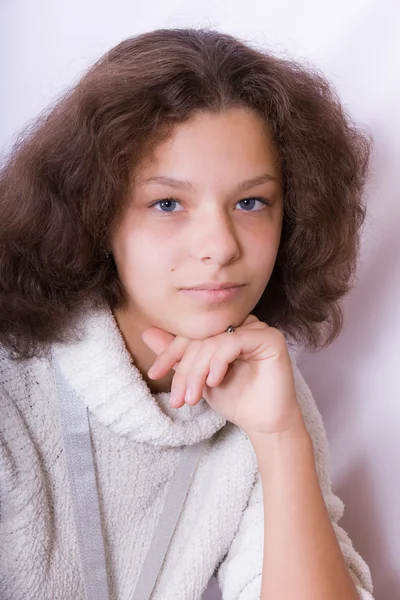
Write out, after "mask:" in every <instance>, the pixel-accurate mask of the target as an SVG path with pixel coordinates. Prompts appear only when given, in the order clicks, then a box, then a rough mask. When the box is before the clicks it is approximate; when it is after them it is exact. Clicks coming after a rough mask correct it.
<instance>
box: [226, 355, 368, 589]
mask: <svg viewBox="0 0 400 600" xmlns="http://www.w3.org/2000/svg"><path fill="white" fill-rule="evenodd" d="M293 367H294V374H295V381H296V394H297V397H298V401H299V404H300V406H301V409H302V412H303V417H304V422H305V426H306V427H305V430H304V431H302V432H299V433H298V435H295V436H294V437H290V438H288V439H280V440H278V439H275V441H273V440H271V439H270V440H268V442H267V443H266V440H262V439H259V440H252V443H253V447H254V450H255V453H256V456H257V459H258V463H259V473H258V476H257V480H256V483H255V485H254V488H253V492H252V496H251V498H250V501H249V504H248V507H247V509H246V511H245V513H244V514H243V517H242V522H241V524H240V527H239V530H238V532H237V535H236V537H235V539H234V541H233V543H232V545H231V547H230V549H229V552H228V554H227V556H226V558H225V560H224V562H223V563H222V565H221V566H220V568H219V570H218V574H217V576H218V580H219V583H220V587H221V589H222V593H223V598H224V600H259V599H261V600H264V597H265V598H266V599H268V600H270V599H272V598H273V599H274V600H280V599H285V600H286V599H289V598H290V599H291V600H292V599H293V598H296V600H297V599H299V600H300V599H302V598H306V599H307V600H313V598H314V597H315V598H318V599H320V598H324V600H330V599H331V598H332V600H333V599H335V600H336V599H337V598H340V600H342V599H343V600H344V599H346V598H348V599H349V600H353V599H356V598H357V599H358V598H362V600H371V599H372V596H371V593H372V582H371V576H370V572H369V569H368V566H367V565H366V564H365V562H364V561H363V559H362V558H361V557H360V556H359V555H358V554H357V552H356V551H355V550H354V548H353V545H352V543H351V541H350V539H349V538H348V536H347V534H346V533H345V532H344V530H343V529H342V528H341V527H339V526H338V524H337V523H338V521H339V520H340V518H341V517H342V515H343V510H344V506H343V503H342V502H341V500H340V499H339V498H338V497H337V496H335V495H334V494H333V493H332V489H331V477H330V464H329V463H330V459H329V448H328V443H327V439H326V434H325V430H324V427H323V422H322V418H321V415H320V413H319V412H318V409H317V407H316V405H315V402H314V399H313V398H312V395H311V392H310V390H309V388H308V386H307V385H306V383H305V382H304V379H303V378H302V376H301V375H300V373H299V371H298V369H297V367H296V366H295V365H293ZM264 499H265V501H264ZM264 517H265V518H264ZM334 534H335V535H334ZM264 539H265V544H264V543H263V540H264ZM346 567H348V568H346ZM261 580H262V585H263V589H262V592H261ZM352 582H354V585H353V584H352ZM356 592H358V593H356ZM260 594H261V595H260ZM313 594H314V596H313ZM346 594H347V595H346Z"/></svg>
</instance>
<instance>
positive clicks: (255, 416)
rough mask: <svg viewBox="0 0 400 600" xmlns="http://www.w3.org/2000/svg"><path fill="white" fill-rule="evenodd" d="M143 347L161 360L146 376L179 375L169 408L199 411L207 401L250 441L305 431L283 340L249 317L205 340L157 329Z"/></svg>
mask: <svg viewBox="0 0 400 600" xmlns="http://www.w3.org/2000/svg"><path fill="white" fill-rule="evenodd" d="M142 339H143V341H144V342H145V343H146V344H147V345H148V346H149V348H151V350H153V352H155V353H156V354H157V355H158V356H157V359H156V360H155V362H154V364H153V366H152V368H151V369H150V370H149V372H148V375H149V377H151V378H152V379H159V378H162V377H164V376H165V375H166V374H167V373H168V372H169V371H170V370H171V369H174V370H175V374H174V377H173V380H172V386H171V405H172V406H174V407H176V408H180V407H181V406H183V405H184V403H185V401H186V403H187V404H190V405H192V406H193V405H195V404H197V402H199V401H200V399H201V398H202V397H203V398H204V399H205V400H206V401H207V402H208V404H209V405H210V406H211V408H212V409H213V410H215V411H216V412H217V413H219V414H220V415H221V416H222V417H223V418H224V419H225V420H227V421H230V422H231V423H234V424H235V425H237V426H238V427H240V428H241V429H243V431H245V433H246V434H247V435H248V436H249V437H251V436H252V435H258V434H272V433H280V432H283V431H286V430H288V429H291V428H292V427H297V426H298V425H300V426H304V421H303V417H302V413H301V410H300V406H299V404H298V401H297V398H296V392H295V384H294V377H293V369H292V364H291V360H290V356H289V351H288V347H287V344H286V340H285V337H284V335H283V334H282V333H281V332H280V331H279V330H278V329H276V328H274V327H268V325H266V324H265V323H262V322H261V321H259V320H258V319H257V318H256V317H255V316H254V315H249V316H248V317H247V318H246V319H245V321H244V322H243V323H242V325H241V326H240V327H237V328H236V330H235V332H234V333H227V332H223V333H220V334H217V335H215V336H212V337H209V338H206V339H205V340H189V339H187V338H183V337H179V336H174V335H172V334H170V333H168V332H166V331H164V330H162V329H159V328H157V327H151V328H150V329H146V330H145V331H144V332H143V334H142Z"/></svg>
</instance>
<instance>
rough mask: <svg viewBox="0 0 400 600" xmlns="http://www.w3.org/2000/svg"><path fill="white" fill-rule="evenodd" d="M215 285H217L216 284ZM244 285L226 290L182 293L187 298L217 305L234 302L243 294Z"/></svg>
mask: <svg viewBox="0 0 400 600" xmlns="http://www.w3.org/2000/svg"><path fill="white" fill-rule="evenodd" d="M214 285H215V284H214ZM243 287H244V285H236V286H234V287H228V288H227V287H225V288H221V287H220V288H219V289H215V288H211V289H210V288H197V289H196V288H191V289H182V290H181V292H182V293H183V294H185V295H186V296H189V297H191V298H192V299H194V300H196V301H200V302H207V303H216V302H226V301H228V300H232V299H234V298H236V296H238V294H240V293H241V291H242V289H243Z"/></svg>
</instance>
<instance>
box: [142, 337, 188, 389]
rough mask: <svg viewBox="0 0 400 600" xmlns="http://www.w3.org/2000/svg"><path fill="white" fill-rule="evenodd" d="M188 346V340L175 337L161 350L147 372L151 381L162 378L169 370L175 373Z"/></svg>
mask: <svg viewBox="0 0 400 600" xmlns="http://www.w3.org/2000/svg"><path fill="white" fill-rule="evenodd" d="M188 344H190V340H188V339H187V338H183V337H178V336H177V337H176V338H175V339H174V340H173V341H172V342H171V343H170V344H169V346H168V347H167V348H165V350H163V351H162V352H161V353H160V354H159V355H158V357H157V358H156V360H155V361H154V363H153V365H152V367H151V368H150V369H149V371H148V372H147V374H148V376H149V377H151V378H152V379H158V378H160V377H164V375H166V374H167V373H168V372H169V371H170V370H171V369H174V370H175V371H176V369H177V367H178V365H179V362H180V360H181V359H182V357H183V355H184V354H185V351H186V348H187V346H188Z"/></svg>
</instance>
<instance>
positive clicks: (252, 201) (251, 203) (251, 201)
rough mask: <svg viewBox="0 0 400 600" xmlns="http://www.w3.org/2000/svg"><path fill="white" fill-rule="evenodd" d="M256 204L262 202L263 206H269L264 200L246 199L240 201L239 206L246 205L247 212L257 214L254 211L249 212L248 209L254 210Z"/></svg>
mask: <svg viewBox="0 0 400 600" xmlns="http://www.w3.org/2000/svg"><path fill="white" fill-rule="evenodd" d="M256 202H260V203H261V204H262V205H263V206H268V202H266V201H265V200H263V199H262V198H244V200H239V202H238V204H244V206H245V207H246V209H245V210H246V211H247V212H257V211H254V210H247V209H248V208H254V205H255V203H256ZM258 210H260V209H258Z"/></svg>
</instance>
